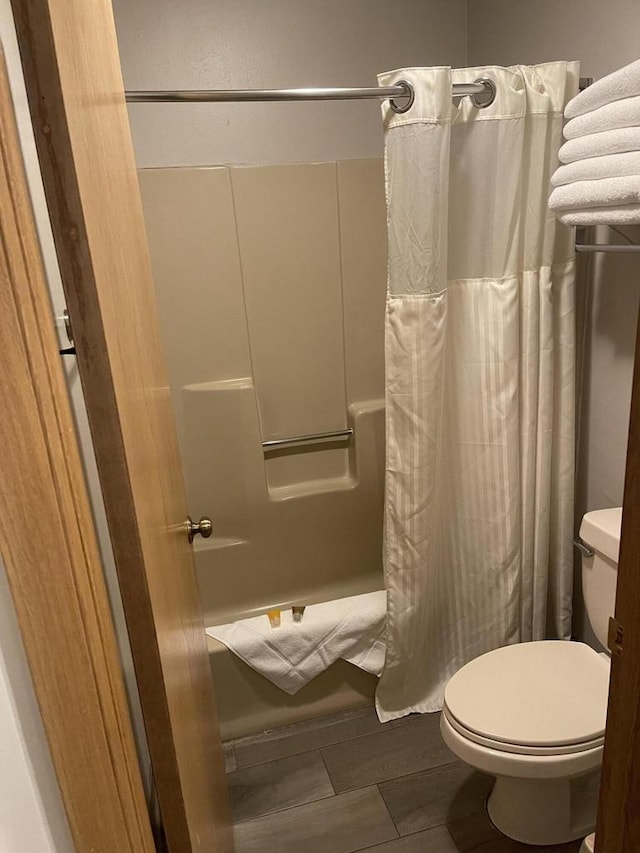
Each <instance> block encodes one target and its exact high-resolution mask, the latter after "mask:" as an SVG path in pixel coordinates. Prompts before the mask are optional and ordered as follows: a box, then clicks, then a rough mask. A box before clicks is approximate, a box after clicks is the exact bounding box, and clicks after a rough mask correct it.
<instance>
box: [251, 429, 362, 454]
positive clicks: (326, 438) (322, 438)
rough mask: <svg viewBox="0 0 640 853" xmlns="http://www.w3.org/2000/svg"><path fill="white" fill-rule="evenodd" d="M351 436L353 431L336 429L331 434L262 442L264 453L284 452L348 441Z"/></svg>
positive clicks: (296, 436) (315, 434)
mask: <svg viewBox="0 0 640 853" xmlns="http://www.w3.org/2000/svg"><path fill="white" fill-rule="evenodd" d="M352 436H353V429H352V428H351V427H349V428H348V429H337V430H334V431H333V432H314V433H310V434H309V435H293V436H291V437H290V438H272V439H270V440H269V441H263V442H262V449H263V450H264V452H265V453H268V452H269V451H270V450H284V449H285V448H287V447H304V446H306V445H308V444H329V443H333V442H334V441H349V440H350V439H351V437H352Z"/></svg>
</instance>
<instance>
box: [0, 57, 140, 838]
mask: <svg viewBox="0 0 640 853" xmlns="http://www.w3.org/2000/svg"><path fill="white" fill-rule="evenodd" d="M0 281H1V282H2V287H1V288H0V351H1V352H2V370H1V371H0V446H1V447H2V448H3V452H2V458H1V459H0V552H1V553H2V557H3V561H4V563H5V566H6V572H7V577H8V580H9V585H10V588H11V592H12V595H13V599H14V605H15V609H16V614H17V617H18V623H19V626H20V630H21V634H22V638H23V643H24V647H25V651H26V655H27V659H28V661H29V667H30V670H31V675H32V679H33V685H34V689H35V693H36V697H37V700H38V704H39V707H40V711H41V714H42V720H43V724H44V728H45V732H46V735H47V739H48V743H49V747H50V750H51V756H52V759H53V764H54V767H55V771H56V775H57V778H58V782H59V785H60V790H61V793H62V799H63V802H64V805H65V809H66V813H67V817H68V820H69V825H70V829H71V833H72V837H73V840H74V844H75V847H76V849H77V850H78V851H79V853H83V851H87V853H88V851H92V850H93V851H100V850H118V851H128V852H129V853H139V851H141V853H152V851H153V850H154V845H153V839H152V835H151V827H150V822H149V816H148V812H147V808H146V803H145V798H144V791H143V785H142V776H141V772H140V767H139V764H138V757H137V754H136V749H135V743H134V737H133V730H132V725H131V719H130V716H129V710H128V707H127V701H126V695H125V688H124V680H123V675H122V670H121V664H120V658H119V654H118V649H117V645H116V639H115V630H114V626H113V622H112V619H111V612H110V608H109V601H108V597H107V590H106V585H105V580H104V576H103V571H102V564H101V560H100V556H99V551H98V544H97V538H96V532H95V528H94V523H93V518H92V514H91V509H90V504H89V498H88V493H87V487H86V483H85V479H84V472H83V467H82V462H81V456H80V450H79V446H78V441H77V437H76V433H75V427H74V423H73V418H72V413H71V408H70V403H69V398H68V393H67V388H66V384H65V379H64V374H63V371H62V366H61V364H60V356H59V354H58V341H57V337H56V333H55V329H54V324H53V317H52V313H51V305H50V301H49V293H48V289H47V284H46V279H45V274H44V269H43V265H42V259H41V256H40V247H39V241H38V236H37V232H36V226H35V220H34V216H33V211H32V209H31V203H30V197H29V192H28V188H27V181H26V174H25V169H24V164H23V162H22V153H21V148H20V142H19V137H18V132H17V125H16V121H15V114H14V111H13V104H12V100H11V92H10V88H9V81H8V76H7V71H6V66H5V62H4V57H3V56H2V55H1V54H0Z"/></svg>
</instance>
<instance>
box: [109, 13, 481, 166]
mask: <svg viewBox="0 0 640 853" xmlns="http://www.w3.org/2000/svg"><path fill="white" fill-rule="evenodd" d="M114 9H115V15H116V25H117V29H118V40H119V44H120V53H121V58H122V66H123V71H124V78H125V84H126V86H127V88H129V89H175V88H183V89H189V88H191V89H215V88H218V89H224V88H227V89H232V88H281V87H304V86H322V85H324V86H375V85H376V74H378V73H379V72H381V71H388V70H390V69H392V68H398V67H405V66H410V65H414V64H415V65H437V64H451V65H461V64H464V61H465V52H466V47H465V15H466V7H465V2H464V0H395V2H390V0H347V2H343V0H322V2H317V0H242V2H239V0H182V2H175V0H136V2H132V0H115V2H114ZM130 116H131V124H132V129H133V137H134V142H135V149H136V157H137V160H138V164H139V165H140V166H142V167H146V166H178V165H194V164H199V165H206V166H211V165H216V164H220V163H293V162H314V161H316V160H318V161H328V160H342V159H348V158H366V157H380V156H381V155H382V127H381V121H380V109H379V105H378V102H377V101H355V102H353V101H352V102H346V103H335V102H334V103H312V104H308V103H302V104H300V103H298V104H275V103H272V104H222V105H216V106H211V105H186V104H181V105H169V106H167V105H148V104H137V105H136V104H134V105H131V106H130Z"/></svg>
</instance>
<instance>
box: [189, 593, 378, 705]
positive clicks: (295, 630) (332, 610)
mask: <svg viewBox="0 0 640 853" xmlns="http://www.w3.org/2000/svg"><path fill="white" fill-rule="evenodd" d="M386 615H387V595H386V592H385V591H383V590H382V591H376V592H369V593H365V594H363V595H353V596H350V597H348V598H337V599H334V600H333V601H325V602H322V603H321V604H311V605H309V606H308V607H307V608H306V609H305V611H304V616H303V619H302V621H301V622H294V621H293V615H292V612H291V610H283V611H282V616H281V625H280V627H279V628H272V627H271V624H270V622H269V617H268V616H267V615H266V614H265V615H263V616H255V617H252V618H250V619H241V620H239V621H238V622H232V623H230V624H228V625H212V626H211V627H209V628H207V629H206V631H207V634H208V635H209V636H210V637H213V638H214V639H215V640H218V641H219V642H221V643H223V644H224V645H225V646H226V647H227V648H228V649H230V650H231V651H232V652H234V654H236V655H238V657H239V658H241V659H242V660H243V661H244V662H245V663H246V664H248V665H249V666H250V667H251V668H252V669H255V670H256V672H259V673H260V674H261V675H263V676H264V677H265V678H268V679H269V681H272V682H273V683H274V684H275V685H276V686H277V687H280V688H281V689H282V690H284V691H285V693H289V694H290V695H293V694H294V693H297V692H298V690H300V688H302V687H304V685H305V684H308V683H309V681H311V679H313V678H315V677H316V675H319V674H320V673H321V672H323V671H324V670H325V669H328V667H330V666H331V664H332V663H335V661H337V660H338V659H339V658H342V659H343V660H346V661H348V662H349V663H352V664H354V666H358V667H360V668H361V669H364V670H365V671H366V672H370V673H372V674H373V675H380V673H381V672H382V669H383V667H384V659H385V653H386V645H385V641H384V630H385V622H386Z"/></svg>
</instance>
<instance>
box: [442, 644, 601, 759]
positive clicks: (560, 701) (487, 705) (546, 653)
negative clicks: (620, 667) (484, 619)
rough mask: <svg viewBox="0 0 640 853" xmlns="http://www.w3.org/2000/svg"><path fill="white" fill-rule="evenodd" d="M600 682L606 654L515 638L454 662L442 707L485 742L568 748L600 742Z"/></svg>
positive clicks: (537, 751)
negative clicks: (458, 667)
mask: <svg viewBox="0 0 640 853" xmlns="http://www.w3.org/2000/svg"><path fill="white" fill-rule="evenodd" d="M608 686H609V666H608V662H607V661H606V660H604V659H603V658H602V657H601V656H600V655H598V654H597V652H595V651H594V650H593V649H592V648H591V647H590V646H587V645H586V644H584V643H574V642H567V641H562V640H558V641H555V640H543V641H539V642H533V643H521V644H519V645H513V646H506V647H504V648H501V649H496V650H494V651H491V652H487V653H486V654H484V655H481V656H480V657H479V658H476V659H475V660H473V661H471V662H470V663H468V664H467V665H466V666H464V667H462V669H461V670H459V671H458V672H457V673H456V675H454V676H453V678H451V680H450V681H449V683H448V685H447V687H446V690H445V697H444V709H443V713H444V716H445V717H446V719H447V722H448V723H449V725H450V726H451V727H452V728H453V729H454V730H455V731H456V732H457V733H458V734H459V735H460V736H462V737H464V738H465V739H466V740H468V741H472V742H473V743H476V744H478V745H480V746H484V747H487V748H489V749H491V750H495V751H499V752H507V753H512V754H516V755H523V756H525V755H531V756H545V755H546V756H561V755H570V754H573V753H580V752H588V751H592V750H594V749H598V748H599V747H601V746H602V743H603V741H604V729H605V723H606V710H607V694H608Z"/></svg>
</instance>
